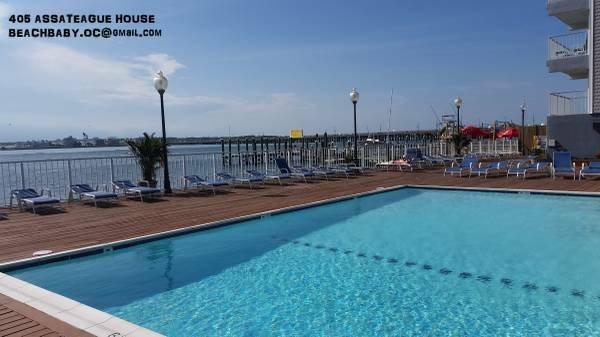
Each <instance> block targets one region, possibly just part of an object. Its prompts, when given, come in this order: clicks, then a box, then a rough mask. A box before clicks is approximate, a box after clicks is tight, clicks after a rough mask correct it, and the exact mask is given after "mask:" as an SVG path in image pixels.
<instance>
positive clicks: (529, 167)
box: [506, 161, 550, 179]
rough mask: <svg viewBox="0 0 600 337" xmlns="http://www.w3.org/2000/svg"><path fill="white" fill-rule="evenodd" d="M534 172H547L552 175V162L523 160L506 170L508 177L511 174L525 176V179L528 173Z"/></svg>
mask: <svg viewBox="0 0 600 337" xmlns="http://www.w3.org/2000/svg"><path fill="white" fill-rule="evenodd" d="M532 174H547V175H550V163H548V162H544V161H542V162H537V163H533V164H531V163H526V162H521V163H518V164H517V166H516V167H511V168H509V169H508V171H507V172H506V177H507V178H508V177H509V176H511V175H514V176H517V178H518V177H519V176H523V179H525V178H527V176H528V175H532Z"/></svg>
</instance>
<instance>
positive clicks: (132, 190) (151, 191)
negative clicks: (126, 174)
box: [112, 180, 162, 202]
mask: <svg viewBox="0 0 600 337" xmlns="http://www.w3.org/2000/svg"><path fill="white" fill-rule="evenodd" d="M112 184H113V188H114V190H115V192H117V193H118V192H121V193H123V194H124V195H125V196H133V197H140V200H141V201H142V202H144V196H146V197H150V198H152V197H156V196H157V195H162V191H161V190H160V188H156V187H146V186H136V185H135V184H133V183H132V182H131V181H130V180H115V181H113V182H112Z"/></svg>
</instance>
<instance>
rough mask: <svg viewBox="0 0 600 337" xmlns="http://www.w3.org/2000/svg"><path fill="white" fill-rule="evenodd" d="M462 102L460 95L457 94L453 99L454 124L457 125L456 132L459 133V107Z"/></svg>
mask: <svg viewBox="0 0 600 337" xmlns="http://www.w3.org/2000/svg"><path fill="white" fill-rule="evenodd" d="M462 104H463V100H462V98H460V96H457V97H456V98H455V99H454V106H455V107H456V125H457V126H458V133H460V107H461V106H462Z"/></svg>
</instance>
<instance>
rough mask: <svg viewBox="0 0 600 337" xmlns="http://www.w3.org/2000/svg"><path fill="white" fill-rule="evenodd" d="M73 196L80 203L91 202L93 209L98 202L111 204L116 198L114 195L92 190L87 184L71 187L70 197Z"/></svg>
mask: <svg viewBox="0 0 600 337" xmlns="http://www.w3.org/2000/svg"><path fill="white" fill-rule="evenodd" d="M73 194H76V195H77V197H78V198H79V200H81V201H87V200H91V201H93V202H94V207H98V201H107V202H112V201H113V200H115V199H117V197H118V195H117V194H116V193H112V192H106V191H99V190H98V188H96V189H93V188H92V187H91V186H90V185H88V184H75V185H71V196H72V195H73ZM69 199H70V198H69Z"/></svg>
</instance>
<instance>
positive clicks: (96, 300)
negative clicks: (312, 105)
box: [11, 189, 600, 337]
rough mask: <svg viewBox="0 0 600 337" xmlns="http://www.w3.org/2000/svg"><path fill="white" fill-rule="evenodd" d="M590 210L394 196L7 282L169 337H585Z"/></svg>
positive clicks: (596, 206) (594, 320)
mask: <svg viewBox="0 0 600 337" xmlns="http://www.w3.org/2000/svg"><path fill="white" fill-rule="evenodd" d="M599 220H600V199H598V198H584V197H565V196H547V195H520V194H505V193H489V192H465V191H444V190H425V189H401V190H397V191H392V192H387V193H381V194H377V195H372V196H368V197H363V198H358V199H353V200H348V201H344V202H339V203H335V204H329V205H325V206H321V207H316V208H310V209H305V210H302V211H297V212H292V213H285V214H280V215H273V216H270V217H266V218H262V219H257V220H252V221H246V222H243V223H240V224H236V225H232V226H227V227H221V228H217V229H213V230H209V231H204V232H197V233H193V234H189V235H185V236H179V237H174V238H169V239H165V240H160V241H154V242H150V243H146V244H142V245H138V246H133V247H129V248H125V249H121V250H116V251H113V252H111V253H106V254H101V255H94V256H89V257H85V258H80V259H74V260H71V261H66V262H59V263H53V264H48V265H44V266H39V267H33V268H29V269H24V270H18V271H14V272H12V273H11V274H12V275H14V276H16V277H19V278H21V279H24V280H27V281H30V282H32V283H35V284H37V285H40V286H43V287H46V288H48V289H50V290H53V291H56V292H58V293H61V294H63V295H65V296H68V297H71V298H74V299H76V300H79V301H81V302H83V303H86V304H88V305H91V306H94V307H96V308H99V309H101V310H104V311H107V312H109V313H111V314H114V315H117V316H119V317H122V318H124V319H126V320H129V321H132V322H134V323H137V324H140V325H142V326H145V327H147V328H150V329H152V330H155V331H158V332H160V333H163V334H165V335H168V336H172V337H179V336H569V337H573V336H600V299H599V297H598V296H600V282H599V280H600V262H599V261H600V221H599Z"/></svg>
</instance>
